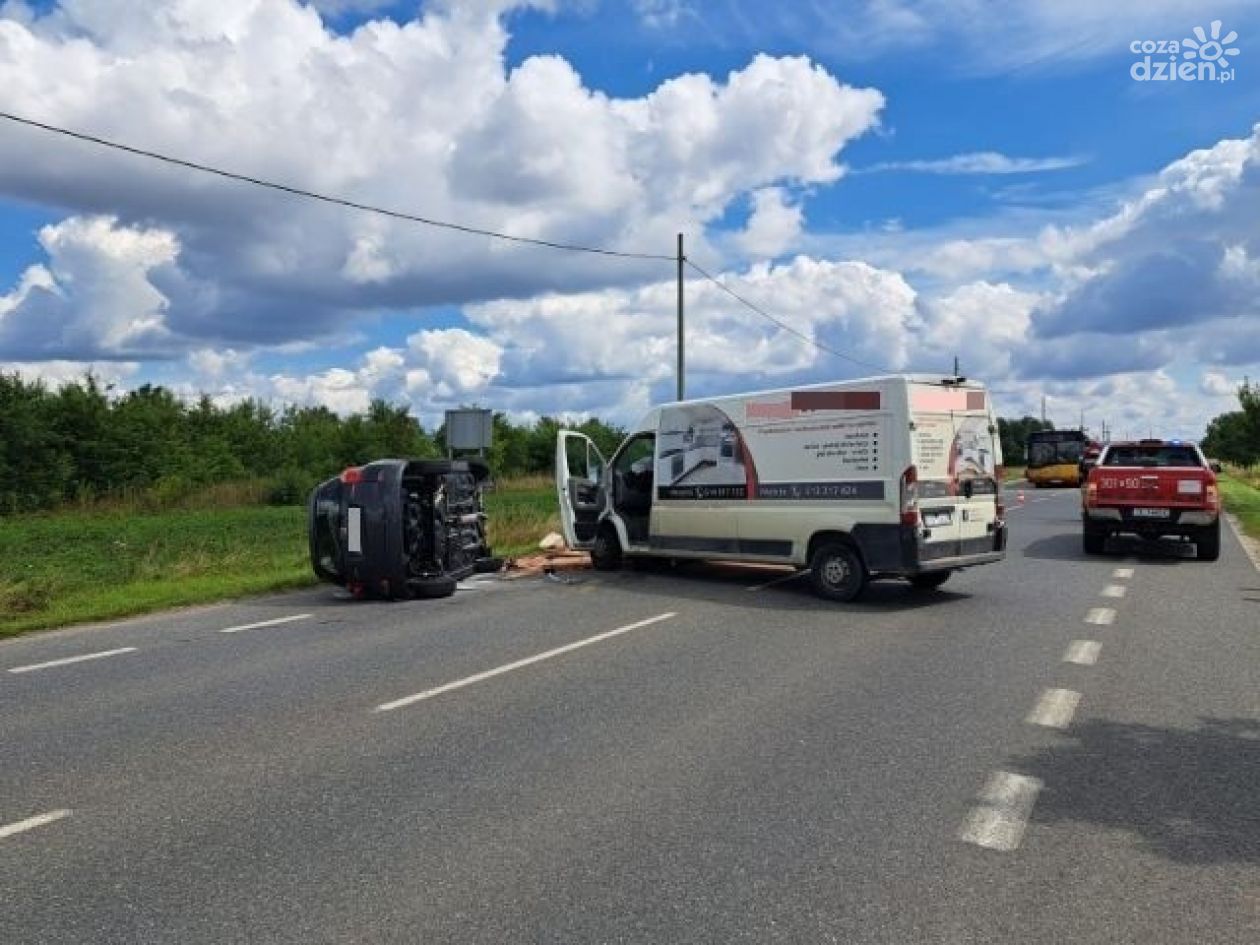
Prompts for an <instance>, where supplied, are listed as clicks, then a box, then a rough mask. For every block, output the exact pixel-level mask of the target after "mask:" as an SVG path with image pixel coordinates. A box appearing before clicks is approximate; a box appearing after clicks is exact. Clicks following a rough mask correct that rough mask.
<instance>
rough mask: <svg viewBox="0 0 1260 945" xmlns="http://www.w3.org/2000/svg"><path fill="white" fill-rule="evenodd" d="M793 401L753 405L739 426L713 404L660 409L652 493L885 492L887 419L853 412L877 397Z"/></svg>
mask: <svg viewBox="0 0 1260 945" xmlns="http://www.w3.org/2000/svg"><path fill="white" fill-rule="evenodd" d="M824 393H825V392H824ZM793 400H795V401H796V402H795V404H793V401H792V400H788V401H785V403H784V404H783V409H782V410H775V409H771V408H770V406H769V405H766V406H765V407H764V408H761V409H754V407H755V406H756V405H753V404H751V403H750V404H749V405H748V407H749V409H748V415H749V418H750V419H749V421H748V422H747V423H746V424H745V425H744V426H743V427H740V426H737V425H736V423H735V422H734V421H733V420H732V419H731V417H730V416H728V415H727V414H726V413H724V412H723V411H722V410H721V409H720V408H718V407H717V406H715V405H713V404H687V405H680V406H675V407H666V408H664V409H663V410H662V412H661V420H660V428H659V433H658V435H657V445H656V449H657V453H656V484H657V497H658V498H661V499H696V500H723V499H748V498H758V499H778V500H788V501H791V500H815V501H816V500H838V501H843V500H863V499H866V500H871V499H873V500H879V499H882V498H884V483H883V481H882V477H883V475H884V472H883V467H882V466H881V459H880V443H881V440H882V442H883V443H884V444H885V446H886V445H887V442H888V432H887V429H886V426H887V421H886V419H885V418H884V417H881V416H871V415H869V414H868V415H866V416H854V415H853V412H854V411H855V410H858V411H860V410H862V409H863V408H868V409H869V407H870V406H871V405H872V404H878V402H879V401H878V395H876V396H875V398H874V399H871V398H869V397H868V398H867V399H866V400H859V399H855V398H850V399H849V400H847V401H845V402H844V406H840V405H839V401H836V404H835V406H833V405H832V404H831V403H827V404H825V405H824V404H818V405H815V404H813V403H802V401H801V400H800V399H797V398H796V397H795V395H793ZM802 407H804V409H802ZM846 410H847V411H848V412H847V413H843V412H841V411H846ZM753 418H755V419H753Z"/></svg>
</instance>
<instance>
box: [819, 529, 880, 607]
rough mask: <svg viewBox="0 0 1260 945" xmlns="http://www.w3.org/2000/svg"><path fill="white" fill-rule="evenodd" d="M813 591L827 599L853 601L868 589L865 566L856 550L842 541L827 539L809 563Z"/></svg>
mask: <svg viewBox="0 0 1260 945" xmlns="http://www.w3.org/2000/svg"><path fill="white" fill-rule="evenodd" d="M809 577H810V581H811V582H812V583H813V585H814V590H815V591H816V592H817V593H818V595H819V596H820V597H825V598H827V599H828V600H838V601H850V600H853V599H854V598H856V597H857V596H858V595H859V594H861V593H862V591H863V590H865V589H866V566H865V565H863V564H862V559H861V557H860V556H859V555H858V553H857V551H856V550H855V549H854V548H853V547H852V546H850V545H846V544H844V543H842V542H838V541H836V542H827V543H826V544H823V545H820V546H819V548H818V550H817V551H815V552H814V557H813V558H812V559H810V563H809Z"/></svg>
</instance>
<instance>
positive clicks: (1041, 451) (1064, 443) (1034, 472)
mask: <svg viewBox="0 0 1260 945" xmlns="http://www.w3.org/2000/svg"><path fill="white" fill-rule="evenodd" d="M1090 445H1091V444H1090V441H1089V439H1088V437H1086V436H1085V434H1084V432H1082V431H1081V430H1037V431H1035V432H1033V433H1030V434H1028V442H1027V453H1026V454H1025V455H1026V456H1027V457H1028V462H1027V473H1026V475H1027V477H1028V481H1029V482H1031V483H1032V484H1033V485H1034V486H1036V487H1037V488H1041V487H1042V486H1079V485H1080V484H1081V460H1082V459H1083V458H1084V457H1085V451H1086V448H1087V447H1089V446H1090Z"/></svg>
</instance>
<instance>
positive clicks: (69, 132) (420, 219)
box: [0, 111, 892, 374]
mask: <svg viewBox="0 0 1260 945" xmlns="http://www.w3.org/2000/svg"><path fill="white" fill-rule="evenodd" d="M0 118H3V119H6V120H8V121H11V122H14V123H16V124H19V125H25V126H27V127H29V128H36V129H38V130H40V131H45V132H48V133H50V134H56V135H62V136H63V137H67V138H72V139H74V140H76V141H82V142H85V143H87V144H94V145H97V146H98V147H102V148H108V149H110V150H114V151H121V152H123V153H125V154H131V155H134V156H136V157H143V158H148V159H149V160H152V161H160V162H162V163H164V164H170V165H173V166H175V167H183V168H187V169H188V170H193V171H198V172H200V173H203V174H212V175H214V176H215V177H222V178H225V179H227V180H233V181H237V182H239V183H243V184H251V185H253V186H255V187H262V188H265V189H267V190H274V191H278V192H280V193H284V194H288V195H290V196H293V197H301V198H304V199H306V200H317V201H319V202H321V203H327V204H332V205H334V206H338V207H346V208H348V209H351V210H359V211H362V212H364V213H373V214H377V215H379V216H384V217H389V218H391V219H395V220H405V221H407V222H410V223H420V224H423V225H424V226H432V227H436V228H439V229H444V230H454V231H455V232H458V233H467V234H469V235H472V236H487V237H490V238H492V239H498V240H505V241H507V242H512V243H523V244H526V245H530V246H543V247H546V248H548V249H557V250H563V251H566V252H573V253H588V254H591V255H597V256H612V257H617V258H620V259H643V260H654V261H662V262H679V261H681V262H684V263H685V264H686V265H688V266H690V267H691V268H692V269H694V270H695V271H696V272H697V273H699V274H700V275H701V276H703V277H704V278H705V279H707V280H708V281H710V282H712V283H713V284H714V285H715V286H717V287H718V288H719V289H721V290H722V291H723V292H725V293H726V294H727V295H729V296H730V297H731V298H733V299H735V300H736V301H737V302H739V303H740V304H741V305H744V306H745V307H747V308H748V309H750V310H751V311H753V312H755V313H756V314H758V315H760V316H761V317H762V318H764V319H766V320H767V321H769V322H771V323H773V324H774V325H776V326H777V327H778V328H779V329H781V330H782V331H786V332H788V333H789V334H792V335H795V336H796V337H797V338H799V339H801V340H802V341H804V342H805V343H807V344H810V345H813V346H814V347H815V348H817V349H819V350H820V351H823V352H825V353H827V354H830V355H832V356H834V357H837V358H841V359H843V360H845V361H848V362H850V363H852V364H856V365H858V366H859V367H864V368H870V369H871V370H875V371H879V372H881V373H886V374H887V373H892V372H891V371H890V370H889V369H887V368H885V367H882V366H880V365H878V364H872V363H871V362H869V361H862V360H860V359H858V358H855V357H852V356H851V355H847V354H844V353H843V352H841V351H837V350H836V349H834V348H832V347H829V346H828V345H825V344H823V343H822V342H820V341H818V340H816V339H815V338H812V337H810V336H809V335H807V334H805V333H804V332H801V331H798V330H797V329H795V328H793V327H792V326H791V325H788V324H786V323H784V322H783V321H781V320H780V319H778V318H775V317H774V316H773V315H771V314H770V313H769V312H767V311H766V310H765V309H763V308H761V307H760V306H757V305H754V304H753V303H752V302H750V301H749V300H748V299H746V298H744V297H743V296H742V295H740V294H739V293H737V292H736V291H734V290H733V289H731V288H730V287H729V286H727V285H726V284H725V283H724V282H722V281H721V280H720V279H718V278H717V277H716V276H714V275H712V274H710V273H709V272H707V271H705V270H704V269H703V268H701V267H700V266H698V265H697V264H696V263H694V262H692V261H691V259H689V258H687V257H685V256H684V255H683V254H682V248H681V243H680V245H679V251H678V253H677V254H675V255H666V254H664V253H635V252H625V251H622V250H616V249H606V248H604V247H600V246H585V245H582V244H580V243H561V242H557V241H553V240H543V239H536V238H534V237H530V236H517V235H514V234H512V233H501V232H499V231H497V230H488V229H484V228H482V227H476V226H469V225H467V224H463V223H452V222H451V221H449V220H436V219H433V218H432V217H425V216H420V215H419V214H415V213H406V212H404V211H402V210H392V209H390V208H388V207H378V206H374V205H372V204H366V203H359V202H358V201H355V200H349V199H346V198H345V197H336V196H332V195H329V194H321V193H317V192H316V191H313V190H306V189H304V188H301V187H294V186H292V185H290V184H282V183H280V182H278V181H271V180H265V179H263V178H260V177H252V176H250V175H248V174H238V173H236V172H235V171H229V170H225V169H223V168H220V167H213V166H211V165H209V164H201V163H199V162H197V161H189V160H186V159H184V158H178V157H174V156H172V155H169V154H162V153H161V152H158V151H150V150H148V149H146V148H138V147H134V146H132V145H129V144H124V143H122V142H120V141H112V140H110V139H108V138H102V137H100V136H98V135H92V134H87V133H86V132H82V131H75V130H74V129H71V128H63V127H61V126H59V125H51V124H48V123H46V122H42V121H36V120H34V119H33V118H25V117H23V116H21V115H15V114H13V113H12V112H7V111H0ZM681 278H682V275H681V270H680V273H679V279H680V287H681ZM680 291H681V288H680Z"/></svg>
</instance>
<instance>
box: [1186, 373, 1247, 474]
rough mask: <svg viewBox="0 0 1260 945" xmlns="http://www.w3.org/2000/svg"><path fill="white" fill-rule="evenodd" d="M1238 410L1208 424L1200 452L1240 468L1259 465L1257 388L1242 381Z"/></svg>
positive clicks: (1218, 417) (1244, 380) (1239, 389)
mask: <svg viewBox="0 0 1260 945" xmlns="http://www.w3.org/2000/svg"><path fill="white" fill-rule="evenodd" d="M1238 405H1239V408H1240V409H1238V410H1233V411H1230V412H1228V413H1223V414H1220V415H1218V416H1216V417H1214V418H1213V419H1212V422H1211V423H1209V424H1208V428H1207V436H1205V437H1204V438H1203V442H1202V444H1201V446H1202V447H1203V452H1204V453H1206V454H1207V455H1208V456H1211V457H1213V458H1215V459H1222V460H1224V461H1225V462H1227V463H1235V464H1237V465H1239V466H1254V465H1256V464H1257V463H1260V384H1252V383H1251V381H1250V379H1247V378H1244V379H1243V382H1242V384H1241V385H1240V386H1239V388H1238Z"/></svg>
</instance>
